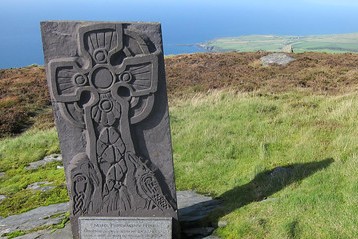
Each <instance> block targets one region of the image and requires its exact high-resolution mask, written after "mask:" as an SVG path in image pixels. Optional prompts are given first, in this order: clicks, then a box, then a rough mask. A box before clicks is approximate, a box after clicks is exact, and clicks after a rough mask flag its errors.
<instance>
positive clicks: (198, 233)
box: [184, 227, 215, 238]
mask: <svg viewBox="0 0 358 239" xmlns="http://www.w3.org/2000/svg"><path fill="white" fill-rule="evenodd" d="M214 230H215V228H213V227H200V228H190V229H186V230H185V237H184V238H203V237H206V236H210V235H211V233H213V231H214Z"/></svg>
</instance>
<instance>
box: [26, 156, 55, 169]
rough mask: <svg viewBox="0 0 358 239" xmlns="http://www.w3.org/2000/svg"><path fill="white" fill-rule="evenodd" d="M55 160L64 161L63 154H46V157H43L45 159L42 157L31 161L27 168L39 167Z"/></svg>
mask: <svg viewBox="0 0 358 239" xmlns="http://www.w3.org/2000/svg"><path fill="white" fill-rule="evenodd" d="M55 161H59V162H61V161H62V156H61V154H51V155H48V156H46V157H45V158H43V159H41V160H39V161H36V162H32V163H30V164H29V166H27V167H26V169H27V170H33V169H38V168H39V167H41V166H44V165H46V164H48V163H51V162H55Z"/></svg>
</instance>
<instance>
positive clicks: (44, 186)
mask: <svg viewBox="0 0 358 239" xmlns="http://www.w3.org/2000/svg"><path fill="white" fill-rule="evenodd" d="M51 184H52V183H50V182H47V181H45V182H36V183H32V184H30V185H28V186H27V187H26V189H30V190H35V191H42V192H47V191H50V190H51V189H54V188H55V186H50V185H51Z"/></svg>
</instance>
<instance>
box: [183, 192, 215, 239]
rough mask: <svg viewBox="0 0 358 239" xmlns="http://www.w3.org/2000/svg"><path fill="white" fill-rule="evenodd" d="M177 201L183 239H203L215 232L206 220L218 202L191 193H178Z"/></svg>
mask: <svg viewBox="0 0 358 239" xmlns="http://www.w3.org/2000/svg"><path fill="white" fill-rule="evenodd" d="M177 199H178V208H179V210H178V214H179V222H180V226H181V231H182V237H183V238H203V237H205V236H209V235H210V234H211V233H212V232H213V231H214V230H215V228H214V227H213V225H212V223H211V222H209V221H207V220H206V219H207V216H208V215H209V213H210V212H212V211H213V210H214V209H215V208H217V207H218V206H219V201H218V200H213V199H212V198H211V197H207V196H204V195H200V194H197V193H196V192H193V191H181V192H178V194H177Z"/></svg>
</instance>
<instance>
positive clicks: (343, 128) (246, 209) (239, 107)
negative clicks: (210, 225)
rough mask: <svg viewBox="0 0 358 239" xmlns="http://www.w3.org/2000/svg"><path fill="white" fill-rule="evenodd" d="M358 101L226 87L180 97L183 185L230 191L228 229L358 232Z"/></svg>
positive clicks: (178, 146)
mask: <svg viewBox="0 0 358 239" xmlns="http://www.w3.org/2000/svg"><path fill="white" fill-rule="evenodd" d="M357 103H358V96H357V95H356V94H355V93H352V94H349V95H341V96H330V97H327V96H323V95H312V94H306V93H302V92H289V93H283V94H272V95H271V94H267V95H260V94H254V93H252V94H241V93H240V94H236V93H233V92H225V91H224V92H221V91H219V92H212V93H210V94H208V95H204V94H199V95H198V96H196V97H193V98H192V99H187V100H185V101H179V102H174V103H173V106H172V107H171V122H172V134H173V141H174V158H175V164H174V165H175V171H176V181H177V187H178V189H179V190H184V189H193V190H197V191H199V192H202V193H205V194H210V195H213V196H215V197H219V198H221V199H222V200H223V201H224V208H223V209H222V210H219V211H217V212H215V213H214V214H213V215H212V217H213V218H214V219H215V220H217V221H219V220H224V221H227V222H228V224H227V226H225V227H223V228H219V229H218V230H217V234H218V235H220V236H221V237H222V238H312V235H315V236H314V237H315V238H355V237H356V236H357V235H358V229H357V228H356V227H355V225H357V223H358V217H356V215H357V213H358V206H357V200H358V191H357V190H356V189H357V186H358V183H357V182H358V176H357V174H356V170H355V169H356V167H357V166H358V154H357V152H358V146H357V143H356V142H357V141H358V136H357V135H358V127H357V126H358V125H357V120H356V119H357V117H358V110H357V109H355V108H354V107H353V106H354V105H356V104H357ZM278 167H282V168H286V169H287V170H288V172H289V173H285V174H283V175H280V174H278V175H275V174H274V173H273V172H275V171H273V170H274V169H275V168H278Z"/></svg>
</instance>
